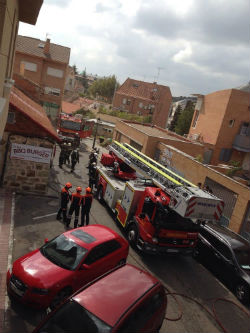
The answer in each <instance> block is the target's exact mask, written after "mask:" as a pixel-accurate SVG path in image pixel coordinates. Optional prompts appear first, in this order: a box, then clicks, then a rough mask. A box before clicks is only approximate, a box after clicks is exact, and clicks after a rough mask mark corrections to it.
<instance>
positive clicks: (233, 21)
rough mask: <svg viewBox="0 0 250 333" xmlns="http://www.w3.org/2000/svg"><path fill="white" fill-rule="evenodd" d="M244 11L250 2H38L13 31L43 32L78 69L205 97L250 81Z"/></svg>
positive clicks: (247, 26) (176, 93)
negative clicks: (32, 18) (33, 14)
mask: <svg viewBox="0 0 250 333" xmlns="http://www.w3.org/2000/svg"><path fill="white" fill-rule="evenodd" d="M249 9H250V1H249V0H44V3H43V6H42V8H41V11H40V14H39V17H38V20H37V23H36V25H35V26H32V25H29V24H24V23H20V26H19V34H20V35H24V36H31V37H36V38H39V39H41V40H45V39H46V34H47V33H48V34H49V38H50V39H51V42H52V43H55V44H60V45H63V46H67V47H70V48H71V56H70V65H73V64H75V65H76V66H77V68H78V70H79V71H82V70H83V69H84V68H86V71H87V73H92V74H97V75H100V76H109V75H113V74H115V75H116V77H117V79H118V80H119V82H120V83H123V82H124V80H125V79H126V78H127V77H130V78H134V79H138V80H143V81H148V82H153V81H157V83H159V84H163V85H167V86H169V87H170V90H171V92H172V95H173V96H180V95H186V96H188V95H190V94H193V93H200V94H208V93H210V92H213V91H217V90H222V89H229V88H234V87H238V86H240V85H242V84H245V83H247V82H248V81H249V80H250V75H249V74H250V23H249V22H250V20H249V13H250V11H249Z"/></svg>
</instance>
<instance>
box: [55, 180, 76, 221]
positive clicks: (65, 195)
mask: <svg viewBox="0 0 250 333" xmlns="http://www.w3.org/2000/svg"><path fill="white" fill-rule="evenodd" d="M71 187H72V184H71V183H69V182H68V183H66V184H65V186H64V187H63V188H62V190H61V206H60V208H59V210H58V213H57V216H56V219H57V220H59V221H60V220H61V219H62V217H61V214H63V222H64V223H67V206H68V202H69V201H70V198H71V194H70V192H69V189H70V188H71Z"/></svg>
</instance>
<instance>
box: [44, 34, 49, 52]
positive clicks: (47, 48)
mask: <svg viewBox="0 0 250 333" xmlns="http://www.w3.org/2000/svg"><path fill="white" fill-rule="evenodd" d="M43 53H44V54H46V55H48V54H49V53H50V39H49V38H47V39H46V42H45V45H44V48H43Z"/></svg>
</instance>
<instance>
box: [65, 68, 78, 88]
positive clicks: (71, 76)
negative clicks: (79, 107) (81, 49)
mask: <svg viewBox="0 0 250 333" xmlns="http://www.w3.org/2000/svg"><path fill="white" fill-rule="evenodd" d="M75 84H76V79H75V71H74V68H73V67H72V66H68V70H67V75H66V82H65V88H64V89H65V92H67V91H70V92H73V91H74V90H75Z"/></svg>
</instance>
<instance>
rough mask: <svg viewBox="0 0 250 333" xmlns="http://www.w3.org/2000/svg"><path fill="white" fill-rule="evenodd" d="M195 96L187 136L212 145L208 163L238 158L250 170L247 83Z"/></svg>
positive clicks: (249, 107)
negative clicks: (194, 104)
mask: <svg viewBox="0 0 250 333" xmlns="http://www.w3.org/2000/svg"><path fill="white" fill-rule="evenodd" d="M196 96H197V97H198V99H197V103H196V106H195V112H194V116H193V119H192V123H191V127H190V130H189V134H188V137H189V138H190V139H192V140H196V141H200V142H202V143H208V144H210V145H211V149H210V152H209V155H210V156H209V160H210V162H209V163H210V164H213V165H216V164H219V163H228V162H229V161H230V160H234V161H240V163H241V164H242V168H243V169H244V170H246V171H248V172H249V169H250V127H249V111H250V84H248V85H246V86H244V87H240V88H239V89H227V90H221V91H216V92H213V93H211V94H208V95H196Z"/></svg>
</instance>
